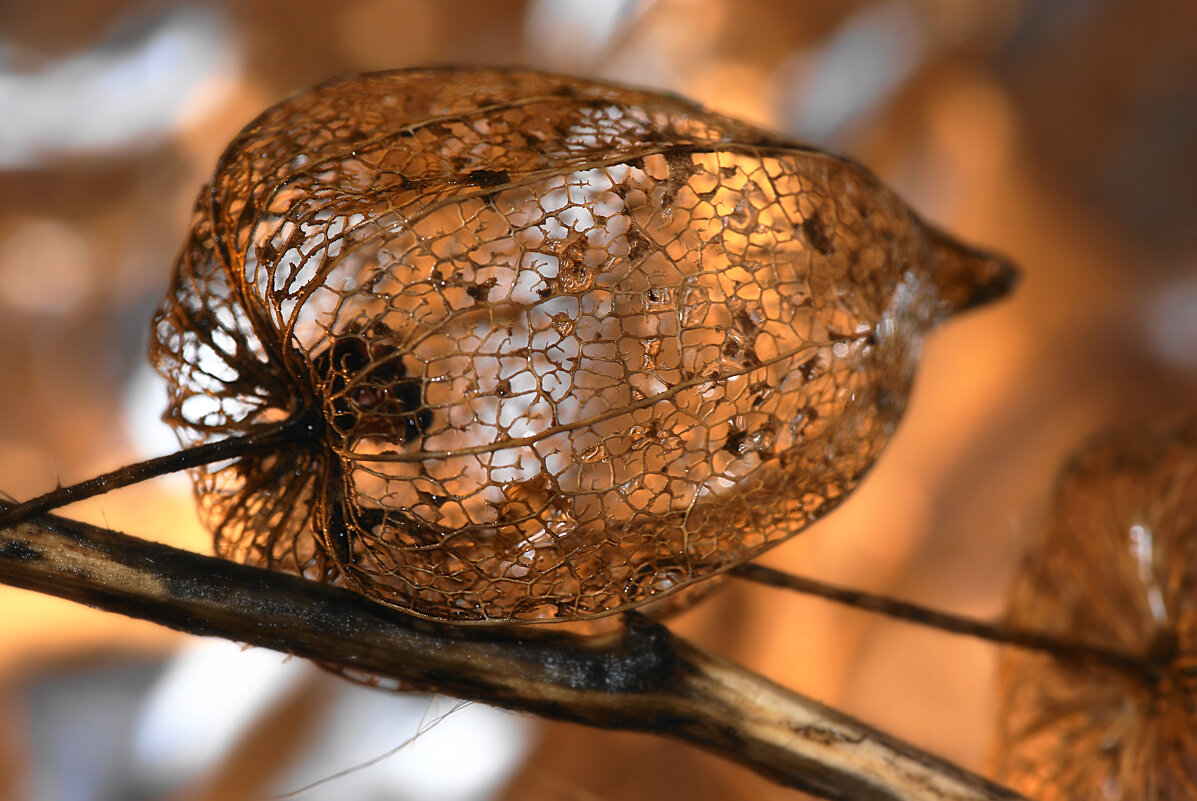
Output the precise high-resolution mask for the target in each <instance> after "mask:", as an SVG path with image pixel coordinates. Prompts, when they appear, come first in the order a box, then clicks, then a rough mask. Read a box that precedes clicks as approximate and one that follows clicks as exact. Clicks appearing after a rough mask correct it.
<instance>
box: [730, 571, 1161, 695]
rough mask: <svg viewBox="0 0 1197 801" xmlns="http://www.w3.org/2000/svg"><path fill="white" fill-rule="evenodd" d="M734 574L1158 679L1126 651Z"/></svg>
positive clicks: (813, 584) (765, 575)
mask: <svg viewBox="0 0 1197 801" xmlns="http://www.w3.org/2000/svg"><path fill="white" fill-rule="evenodd" d="M729 572H730V573H731V575H733V576H738V577H739V578H742V579H746V580H748V581H752V582H756V583H757V584H766V585H768V586H770V587H779V588H781V589H786V590H793V591H794V592H800V593H804V594H806V595H814V596H817V597H819V598H826V599H827V600H829V601H834V602H835V603H839V604H844V605H845V606H851V607H855V608H856V609H863V610H865V611H868V612H874V613H876V614H881V615H885V616H887V617H891V618H896V619H898V620H905V621H907V622H909V623H917V624H918V625H920V626H930V627H932V628H936V629H939V630H940V631H946V632H950V633H952V634H963V635H966V636H969V637H977V638H979V639H982V640H987V641H989V642H994V643H999V644H1001V645H1013V646H1015V647H1017V648H1027V649H1030V650H1033V651H1043V652H1044V653H1049V654H1051V655H1052V656H1056V657H1060V658H1062V659H1070V660H1075V661H1089V662H1098V663H1101V664H1103V665H1107V666H1109V667H1113V668H1116V669H1118V670H1122V671H1126V672H1128V673H1132V674H1134V675H1135V676H1138V677H1141V678H1145V679H1148V680H1151V679H1152V678H1153V676H1154V674H1155V670H1154V667H1153V665H1152V664H1151V663H1150V662H1149V661H1148V660H1146V659H1143V658H1141V657H1136V656H1132V655H1130V654H1126V653H1123V652H1121V651H1115V650H1113V649H1110V648H1103V647H1102V646H1100V645H1090V644H1088V643H1081V642H1070V641H1067V640H1061V639H1059V638H1057V637H1054V636H1052V635H1050V634H1043V633H1040V632H1034V631H1023V630H1020V629H1012V628H1008V627H1006V626H1004V625H1002V624H1000V623H990V622H987V621H984V620H977V619H976V618H971V617H964V616H963V615H954V614H951V613H949V612H941V611H939V610H937V609H930V608H928V607H925V606H919V605H918V604H912V603H908V602H906V601H899V600H896V599H894V598H890V597H887V596H885V595H875V594H873V593H869V592H862V591H861V590H853V589H848V588H846V587H837V586H835V585H833V584H827V583H825V582H822V581H816V580H815V579H811V578H806V577H803V576H795V575H793V574H790V573H785V572H782V571H780V570H774V569H773V568H770V567H763V566H761V565H754V564H743V565H738V566H736V567H734V568H732V569H731V570H730V571H729Z"/></svg>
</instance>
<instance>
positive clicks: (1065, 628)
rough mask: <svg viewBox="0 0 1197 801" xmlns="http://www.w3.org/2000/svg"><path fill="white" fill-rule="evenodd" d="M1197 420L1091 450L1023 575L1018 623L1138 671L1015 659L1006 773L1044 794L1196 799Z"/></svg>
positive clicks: (1007, 699)
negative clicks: (1128, 659)
mask: <svg viewBox="0 0 1197 801" xmlns="http://www.w3.org/2000/svg"><path fill="white" fill-rule="evenodd" d="M1195 500H1197V419H1191V420H1188V421H1185V422H1183V423H1180V424H1172V425H1157V426H1155V427H1153V428H1147V429H1142V428H1141V429H1134V430H1131V431H1128V432H1125V433H1123V434H1121V435H1119V436H1117V437H1114V438H1111V439H1107V440H1105V441H1102V442H1100V443H1098V444H1097V445H1095V446H1093V447H1091V448H1090V449H1088V450H1087V451H1086V452H1084V453H1083V454H1082V455H1081V456H1080V457H1079V458H1078V459H1077V460H1076V461H1075V462H1074V463H1073V464H1072V466H1071V467H1070V468H1069V469H1068V471H1067V472H1066V473H1065V475H1064V477H1063V479H1062V480H1061V482H1060V484H1059V487H1058V488H1057V492H1056V497H1055V500H1054V503H1053V506H1052V509H1051V513H1050V517H1049V518H1048V521H1047V525H1046V527H1045V529H1044V531H1043V532H1042V536H1041V537H1040V539H1039V541H1038V542H1037V543H1036V544H1035V546H1034V547H1033V549H1032V550H1031V552H1030V553H1029V554H1028V556H1027V559H1026V562H1025V564H1024V565H1023V568H1022V570H1021V572H1020V574H1019V576H1018V578H1017V580H1016V582H1015V586H1014V590H1013V592H1012V594H1011V598H1010V604H1009V609H1008V618H1009V623H1010V624H1012V625H1014V626H1016V627H1019V628H1024V629H1032V630H1035V631H1042V632H1045V633H1048V634H1053V635H1056V636H1058V637H1059V638H1060V639H1063V640H1072V641H1081V642H1086V643H1090V644H1092V645H1096V646H1099V647H1104V648H1106V649H1110V650H1115V651H1120V652H1122V653H1125V654H1128V655H1131V656H1138V657H1141V659H1142V668H1141V670H1131V669H1128V668H1126V667H1125V666H1124V667H1122V668H1116V667H1104V666H1101V665H1100V664H1098V663H1095V662H1091V661H1089V662H1084V663H1076V662H1068V661H1060V660H1057V659H1053V658H1052V657H1049V656H1044V655H1042V654H1036V653H1033V652H1025V651H1018V652H1014V651H1012V652H1010V653H1008V654H1007V655H1006V656H1005V657H1004V664H1003V666H1002V681H1003V692H1004V699H1003V701H1004V708H1003V710H1002V714H1001V715H1000V718H999V720H1000V723H999V726H1000V741H999V755H998V757H999V759H998V761H999V773H1000V775H1001V778H1002V779H1003V780H1005V781H1006V782H1008V783H1009V784H1010V785H1011V786H1013V787H1014V788H1016V789H1018V790H1020V791H1022V792H1024V793H1026V794H1027V795H1028V796H1030V797H1033V798H1037V799H1040V800H1041V801H1065V799H1067V801H1099V800H1100V801H1142V800H1144V799H1151V800H1152V801H1173V800H1175V801H1180V800H1181V799H1193V798H1197V503H1195V502H1194V501H1195Z"/></svg>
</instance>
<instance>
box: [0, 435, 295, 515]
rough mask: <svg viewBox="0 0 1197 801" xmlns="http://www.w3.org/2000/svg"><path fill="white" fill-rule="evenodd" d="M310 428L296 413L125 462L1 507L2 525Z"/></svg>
mask: <svg viewBox="0 0 1197 801" xmlns="http://www.w3.org/2000/svg"><path fill="white" fill-rule="evenodd" d="M310 428H311V424H310V423H308V422H307V421H306V419H304V418H302V417H300V416H296V417H295V418H292V419H289V420H286V421H284V422H282V423H279V424H277V425H270V426H266V427H263V428H261V429H258V430H256V431H253V432H251V433H249V434H244V435H242V436H235V437H227V438H225V439H222V440H218V441H216V442H208V443H205V444H203V445H195V446H193V447H190V448H184V449H183V450H180V451H175V452H174V453H169V454H167V455H166V456H158V457H155V458H153V459H146V460H145V461H142V462H136V463H135V464H129V465H125V466H124V467H120V468H117V469H116V470H113V471H111V472H109V473H104V474H102V475H99V476H96V477H95V478H89V479H88V480H86V481H80V482H79V483H78V484H71V485H70V486H67V487H59V488H57V489H54V490H51V491H50V492H47V493H45V494H44V495H39V496H37V497H36V498H31V499H30V500H27V501H25V502H23V503H19V504H17V505H16V506H11V507H9V508H8V509H6V510H4V511H0V528H5V527H7V526H11V525H15V524H16V523H19V522H21V521H22V520H28V519H30V518H32V517H34V516H36V515H39V514H41V513H42V512H46V511H49V510H51V509H58V508H59V507H62V506H66V505H68V504H72V503H76V502H77V501H82V500H85V499H87V498H94V497H95V496H97V495H103V494H104V493H106V492H111V491H112V490H115V489H120V488H121V487H127V486H129V485H130V484H137V483H139V482H142V481H147V480H149V479H151V478H157V477H158V476H162V475H166V474H167V473H177V472H178V471H180V470H187V469H188V468H192V467H198V466H200V465H204V464H212V463H213V462H221V461H225V460H226V459H236V458H238V457H240V456H245V455H246V454H250V453H268V452H270V450H271V449H273V448H275V447H277V446H279V445H283V444H286V443H289V442H295V441H297V440H299V439H302V438H304V437H305V436H306V435H307V431H308V430H309V429H310Z"/></svg>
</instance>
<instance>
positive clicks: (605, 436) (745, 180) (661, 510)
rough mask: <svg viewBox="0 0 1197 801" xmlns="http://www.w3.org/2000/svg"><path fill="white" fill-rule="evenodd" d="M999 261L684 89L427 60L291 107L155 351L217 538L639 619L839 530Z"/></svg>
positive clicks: (229, 154) (259, 559)
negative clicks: (651, 604) (239, 447)
mask: <svg viewBox="0 0 1197 801" xmlns="http://www.w3.org/2000/svg"><path fill="white" fill-rule="evenodd" d="M1011 279H1012V271H1011V270H1010V268H1009V267H1008V266H1006V265H1005V264H1004V263H1002V262H1000V261H997V260H994V259H992V258H989V257H987V256H984V255H982V254H978V253H975V252H973V251H969V250H966V249H964V248H962V247H961V246H959V245H957V244H955V243H953V242H952V241H950V240H949V239H947V238H946V237H945V236H943V235H942V234H940V233H939V232H937V231H935V230H933V229H931V228H929V227H927V226H926V225H924V224H923V223H922V222H921V221H920V220H919V219H918V217H916V216H915V215H914V214H913V213H912V212H911V211H910V210H909V209H908V208H907V207H906V206H905V205H903V204H902V203H901V202H900V201H899V200H898V199H897V198H896V197H895V196H894V194H893V193H892V192H891V191H890V190H888V189H887V188H886V187H884V186H882V185H881V184H880V183H879V182H878V181H877V179H876V178H874V177H873V176H872V175H871V174H870V173H868V172H867V171H866V170H864V169H863V168H861V167H860V166H858V165H856V164H854V163H852V162H850V161H846V160H844V159H841V158H837V157H835V156H831V155H828V154H826V153H822V152H820V151H818V150H814V149H812V148H810V147H806V146H802V145H799V144H796V143H794V142H791V141H789V140H786V139H783V138H780V137H778V136H775V135H773V134H770V133H766V132H764V131H761V130H758V129H757V128H754V127H752V126H750V125H747V124H745V123H742V122H738V121H736V120H733V119H730V118H728V117H724V116H721V115H718V114H714V113H711V112H709V111H706V110H704V109H702V108H700V107H698V106H695V105H693V104H691V103H688V102H686V101H683V100H679V99H677V98H675V97H672V96H668V95H662V94H656V93H652V92H644V91H638V90H633V89H627V88H623V87H618V86H613V85H609V84H603V83H596V82H592V81H585V80H579V79H574V78H567V77H562V76H558V75H551V74H546V73H538V72H528V71H501V70H415V71H403V72H392V73H380V74H372V75H365V76H361V77H356V78H350V79H347V80H340V81H335V82H332V83H327V84H325V85H323V86H320V87H317V88H315V89H312V90H310V91H307V92H304V93H302V94H299V95H297V96H295V97H293V98H291V99H290V100H287V101H285V102H283V103H282V104H280V105H278V106H275V107H274V108H272V109H270V110H269V111H267V112H266V113H264V114H263V115H262V116H261V117H259V118H258V119H257V120H256V121H255V122H253V123H252V124H251V125H250V126H249V127H248V128H246V129H245V130H244V131H243V132H242V133H241V134H240V135H239V136H238V137H237V138H236V140H235V141H234V142H233V143H232V144H231V145H230V147H229V148H228V150H227V151H226V152H225V154H224V156H223V158H222V159H221V161H220V164H219V166H218V168H217V171H216V174H215V175H214V177H213V178H212V180H211V183H210V184H209V185H208V186H207V187H206V188H205V189H204V191H203V192H202V194H201V196H200V199H199V202H198V204H197V207H196V211H195V218H194V221H193V226H192V231H191V235H190V238H189V240H188V241H187V243H186V245H185V247H184V249H183V251H182V254H181V256H180V257H179V262H178V265H177V267H176V272H175V276H174V284H173V286H172V288H171V290H170V293H169V295H168V296H167V298H166V301H165V302H164V304H163V306H162V308H161V310H160V311H159V313H158V316H157V319H156V321H155V324H154V339H155V342H154V345H153V348H152V350H153V352H152V356H153V359H154V362H155V364H156V365H157V367H158V369H159V370H160V371H161V372H162V373H163V374H164V375H165V376H166V377H167V379H168V380H169V382H170V385H171V404H170V409H169V412H168V415H167V417H168V420H169V421H170V422H171V423H172V424H173V425H174V426H175V427H176V429H177V430H178V432H179V436H180V438H181V439H182V440H183V442H184V443H186V444H196V443H200V442H204V441H210V440H212V439H216V438H220V437H226V436H229V435H235V434H243V433H248V432H252V431H255V430H261V429H262V428H263V427H268V426H272V425H276V424H278V422H279V421H281V420H285V419H290V420H296V419H300V420H302V421H304V427H303V428H302V430H301V435H297V436H296V438H295V439H294V441H293V442H291V443H289V444H287V445H284V446H282V447H277V448H273V449H270V450H269V451H263V452H261V453H256V454H253V455H252V456H250V457H245V458H239V459H236V460H234V461H231V462H229V461H226V462H223V463H219V464H216V465H213V466H211V467H209V468H206V469H201V470H199V471H198V474H197V475H196V476H195V478H196V486H197V491H198V495H199V498H200V501H201V505H202V510H203V514H204V515H205V516H206V519H207V522H208V525H209V526H210V527H211V528H212V530H213V532H214V533H215V538H216V548H217V551H218V552H219V553H221V554H223V555H225V556H229V557H233V558H236V559H240V560H244V561H246V562H250V563H253V564H257V565H264V566H267V567H272V568H277V569H280V570H287V571H292V572H295V573H300V574H303V575H306V576H310V577H313V578H317V579H322V580H327V581H336V582H342V583H344V584H346V585H348V586H350V587H353V588H355V589H357V590H359V591H361V592H362V593H365V594H366V595H368V596H369V597H371V598H373V599H375V600H377V601H380V602H382V603H385V604H388V605H390V606H394V607H397V608H399V609H402V610H404V611H406V612H409V613H411V614H414V615H418V616H422V617H427V618H433V619H440V620H448V621H457V622H497V623H511V622H524V621H544V620H578V619H584V618H593V617H599V616H602V615H606V614H609V613H612V612H615V611H622V610H628V609H631V608H633V607H635V606H637V605H639V604H642V603H644V602H646V601H649V600H652V599H656V598H659V597H661V596H665V595H667V594H670V593H673V592H674V591H677V590H679V589H681V588H684V587H687V586H688V585H691V584H692V583H693V582H696V581H698V580H700V579H703V578H707V577H710V576H712V575H714V574H716V573H718V572H719V571H721V570H723V569H725V568H727V567H729V566H731V565H734V564H736V563H738V562H741V561H744V560H746V559H749V558H751V557H753V556H754V555H756V554H758V553H760V552H761V551H762V550H764V549H765V548H768V547H769V546H771V545H774V544H776V543H778V542H780V541H781V540H783V539H785V538H787V537H789V536H791V535H793V534H794V533H796V532H797V531H799V530H801V529H802V528H803V527H804V526H805V525H807V524H808V523H809V522H811V521H813V520H815V519H816V518H818V517H820V516H822V515H824V514H826V513H827V512H828V511H829V510H831V509H832V508H833V507H834V506H835V505H836V504H837V503H839V502H840V501H841V500H842V499H843V498H844V496H845V495H846V494H847V493H848V492H849V491H850V490H851V489H852V488H853V487H854V486H856V484H857V482H858V481H859V480H860V479H861V477H862V476H863V475H864V473H865V472H866V471H867V470H868V468H869V467H870V465H872V464H873V461H874V460H875V459H876V457H877V455H878V452H879V451H880V450H881V448H882V446H883V445H884V444H885V442H886V440H887V439H888V437H889V436H890V434H891V433H892V431H893V429H894V426H895V425H896V423H897V421H898V418H899V416H900V414H901V412H902V409H903V406H904V404H905V400H906V397H907V394H908V391H909V389H910V384H911V375H912V370H913V367H914V363H915V360H916V358H917V355H918V351H919V343H920V340H921V338H922V335H923V333H924V331H926V330H927V329H928V327H930V326H931V325H933V324H934V323H935V322H936V321H938V320H940V319H941V318H943V317H945V316H946V315H948V314H950V313H952V312H954V311H958V310H960V309H963V308H966V307H968V306H971V305H974V304H976V303H980V302H982V301H985V300H987V299H990V298H993V297H997V296H999V295H1001V294H1003V293H1004V292H1005V291H1006V290H1007V289H1008V287H1009V284H1010V282H1011Z"/></svg>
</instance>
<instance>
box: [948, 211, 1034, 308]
mask: <svg viewBox="0 0 1197 801" xmlns="http://www.w3.org/2000/svg"><path fill="white" fill-rule="evenodd" d="M929 230H930V234H931V245H932V249H933V253H934V257H935V272H934V281H935V284H936V286H938V288H939V295H940V298H941V300H942V304H943V306H942V311H941V313H940V316H941V318H942V317H950V316H952V315H954V314H959V313H960V312H963V311H967V310H969V309H972V308H975V307H977V306H982V305H984V304H987V303H991V302H993V301H995V300H999V299H1001V298H1003V297H1005V296H1006V295H1008V294H1010V293H1011V292H1012V291H1013V290H1014V288H1015V286H1017V285H1018V281H1019V271H1018V268H1017V267H1015V266H1014V264H1013V262H1011V261H1010V260H1009V259H1007V258H1005V257H1004V256H1001V255H998V254H996V253H991V252H989V251H984V250H978V249H976V248H972V247H969V246H968V245H964V244H962V243H960V242H958V241H956V240H955V239H953V238H952V237H950V236H948V235H947V234H945V233H943V232H942V231H939V230H938V229H935V228H930V229H929Z"/></svg>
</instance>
